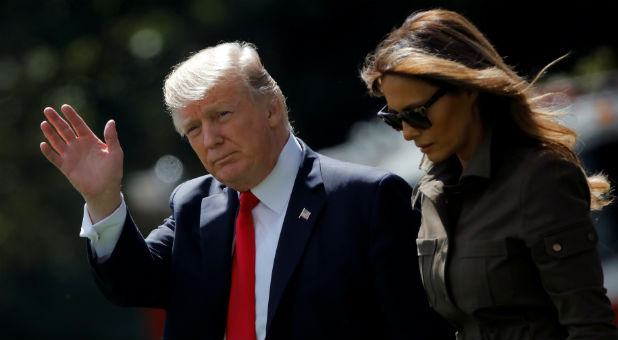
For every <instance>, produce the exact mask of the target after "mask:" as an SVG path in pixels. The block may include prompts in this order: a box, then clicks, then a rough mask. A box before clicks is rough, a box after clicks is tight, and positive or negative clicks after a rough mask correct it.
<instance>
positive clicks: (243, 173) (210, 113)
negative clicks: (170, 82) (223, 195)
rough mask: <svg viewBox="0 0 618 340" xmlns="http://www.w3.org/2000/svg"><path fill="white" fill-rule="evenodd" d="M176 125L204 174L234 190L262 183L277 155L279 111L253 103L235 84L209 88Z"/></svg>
mask: <svg viewBox="0 0 618 340" xmlns="http://www.w3.org/2000/svg"><path fill="white" fill-rule="evenodd" d="M178 121H179V123H180V128H181V129H182V131H183V132H184V133H185V134H186V135H187V138H188V140H189V143H190V144H191V147H192V148H193V151H195V153H196V154H197V156H198V157H199V159H200V160H201V161H202V164H203V165H204V167H205V168H206V170H208V172H209V173H210V174H211V175H213V176H214V177H215V178H216V179H217V180H219V181H220V182H221V183H223V184H225V185H227V186H229V187H230V188H232V189H235V190H237V191H246V190H249V189H251V188H253V187H255V186H256V185H258V184H259V183H260V182H261V181H262V180H263V179H264V178H266V176H268V174H269V173H270V172H271V171H272V169H273V168H274V166H275V164H276V162H277V158H278V157H279V153H280V151H281V147H282V144H281V138H280V136H281V128H282V127H283V121H282V119H281V112H280V110H277V109H276V107H275V106H273V105H270V104H269V103H254V102H253V101H252V100H251V98H250V97H249V92H248V90H247V88H246V87H245V86H244V85H243V84H242V82H241V81H239V80H232V81H228V82H226V83H223V84H220V85H218V86H216V87H215V88H213V89H211V90H210V91H209V92H208V93H207V94H206V96H205V97H204V98H203V99H202V100H199V101H196V102H193V103H191V104H190V105H189V106H188V107H187V108H186V109H184V110H183V111H182V112H180V113H179V114H178ZM284 129H285V128H284ZM283 142H285V140H284V141H283Z"/></svg>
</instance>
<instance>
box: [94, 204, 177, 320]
mask: <svg viewBox="0 0 618 340" xmlns="http://www.w3.org/2000/svg"><path fill="white" fill-rule="evenodd" d="M172 197H173V194H172ZM170 202H171V200H170ZM170 205H171V204H170ZM171 206H172V211H173V205H171ZM174 229H175V223H174V220H173V219H172V217H170V218H168V219H166V220H165V221H164V223H163V224H162V225H160V226H159V227H158V228H156V229H154V230H153V231H152V232H151V233H150V234H149V235H148V237H147V238H146V239H144V237H143V236H142V234H141V233H140V231H139V229H138V228H137V226H136V225H135V222H134V221H133V218H132V217H131V215H130V214H129V212H127V217H126V219H125V223H124V225H123V227H122V232H121V234H120V238H119V239H118V242H117V243H116V246H115V247H114V251H113V252H112V254H111V255H110V257H109V259H107V260H106V261H105V262H102V263H98V262H97V261H96V259H95V258H94V257H93V256H92V255H91V254H92V252H91V249H88V254H89V262H90V264H91V266H92V270H93V274H94V277H95V281H96V283H97V285H98V286H99V288H100V289H101V291H102V292H103V294H104V295H105V296H106V297H107V298H108V299H109V300H110V301H112V302H113V303H115V304H117V305H120V306H139V307H151V308H165V307H166V306H167V296H168V293H167V292H168V289H169V277H170V275H169V271H170V259H171V251H172V245H173V242H174ZM87 245H88V248H90V242H88V241H87Z"/></svg>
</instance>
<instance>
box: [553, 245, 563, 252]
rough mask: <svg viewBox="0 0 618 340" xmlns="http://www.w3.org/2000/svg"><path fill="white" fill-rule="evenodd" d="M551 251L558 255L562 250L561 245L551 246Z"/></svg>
mask: <svg viewBox="0 0 618 340" xmlns="http://www.w3.org/2000/svg"><path fill="white" fill-rule="evenodd" d="M551 249H553V250H554V251H555V252H556V253H558V252H560V251H561V250H562V245H561V244H560V243H554V244H553V245H552V246H551Z"/></svg>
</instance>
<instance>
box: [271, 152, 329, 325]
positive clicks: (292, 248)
mask: <svg viewBox="0 0 618 340" xmlns="http://www.w3.org/2000/svg"><path fill="white" fill-rule="evenodd" d="M301 145H302V147H303V150H304V155H303V164H302V166H301V168H300V170H299V172H298V175H297V176H296V181H295V183H294V188H293V189H292V195H291V196H290V203H289V204H288V209H287V212H286V215H285V219H284V221H283V228H282V230H281V235H280V237H279V243H278V245H277V252H276V254H275V262H274V265H273V272H272V279H271V283H270V297H269V301H268V321H267V325H266V334H268V330H269V328H270V325H271V323H272V320H273V317H274V315H275V312H276V311H277V308H278V306H279V303H280V302H281V297H282V295H283V292H284V291H285V288H286V286H287V285H288V282H289V280H290V277H291V276H292V274H293V273H294V270H295V269H296V267H297V266H298V263H299V262H300V260H301V258H302V255H303V252H304V250H305V246H306V244H307V242H308V241H309V238H310V236H311V233H312V230H313V228H314V226H315V223H316V221H317V219H318V217H319V214H320V211H321V209H322V206H323V205H324V201H325V193H324V186H323V181H322V174H321V171H320V161H319V160H318V158H317V154H315V153H314V152H313V151H311V150H310V149H309V148H308V147H307V146H306V145H305V144H304V143H302V142H301ZM301 214H302V215H301Z"/></svg>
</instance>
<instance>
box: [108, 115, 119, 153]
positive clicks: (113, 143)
mask: <svg viewBox="0 0 618 340" xmlns="http://www.w3.org/2000/svg"><path fill="white" fill-rule="evenodd" d="M103 137H104V138H105V144H107V148H108V149H109V151H110V152H116V151H119V150H122V149H121V148H120V141H119V140H118V132H117V131H116V122H115V121H113V120H110V121H108V122H107V124H105V130H103Z"/></svg>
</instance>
